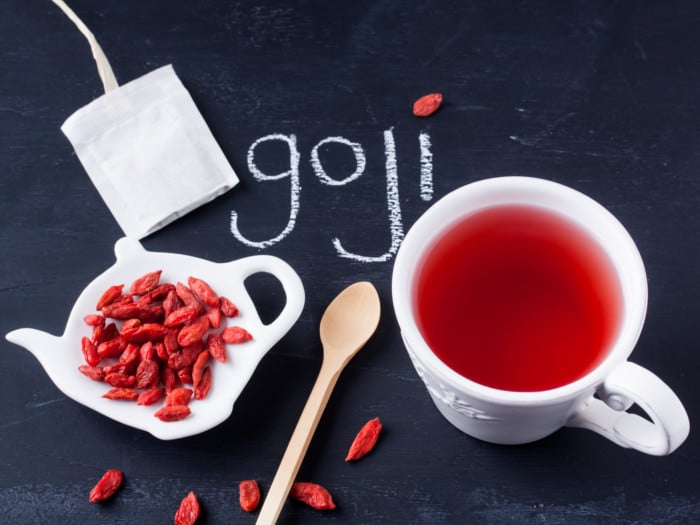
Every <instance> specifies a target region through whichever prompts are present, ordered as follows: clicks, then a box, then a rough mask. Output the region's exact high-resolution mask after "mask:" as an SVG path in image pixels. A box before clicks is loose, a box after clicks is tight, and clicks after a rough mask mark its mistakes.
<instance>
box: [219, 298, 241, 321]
mask: <svg viewBox="0 0 700 525" xmlns="http://www.w3.org/2000/svg"><path fill="white" fill-rule="evenodd" d="M219 308H220V309H221V313H222V314H224V315H225V316H226V317H236V316H237V315H238V308H237V307H236V305H235V304H233V303H232V302H231V301H230V300H229V299H227V298H226V297H223V296H221V297H219Z"/></svg>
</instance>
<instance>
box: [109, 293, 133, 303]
mask: <svg viewBox="0 0 700 525" xmlns="http://www.w3.org/2000/svg"><path fill="white" fill-rule="evenodd" d="M133 303H134V296H133V295H131V294H130V293H125V294H123V295H120V296H119V297H117V298H116V299H115V300H114V301H112V303H111V304H112V305H116V304H133Z"/></svg>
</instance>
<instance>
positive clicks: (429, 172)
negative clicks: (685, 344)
mask: <svg viewBox="0 0 700 525" xmlns="http://www.w3.org/2000/svg"><path fill="white" fill-rule="evenodd" d="M383 137H384V161H385V162H384V170H385V173H386V204H387V212H388V216H389V217H388V218H389V232H390V234H391V242H390V245H389V248H388V250H387V251H386V252H384V253H383V254H381V255H376V256H375V255H362V254H359V253H355V252H351V251H349V250H347V249H346V248H345V247H343V244H342V243H341V241H340V239H339V238H338V237H334V238H333V239H331V244H332V245H333V247H334V248H335V250H336V252H337V253H338V256H340V257H344V258H346V259H352V260H355V261H359V262H364V263H371V262H385V261H388V260H389V259H391V258H392V257H393V256H394V255H396V252H398V250H399V247H400V246H401V242H402V241H403V238H404V227H403V219H402V214H401V202H400V200H399V174H398V167H397V158H396V141H395V140H394V131H393V128H391V129H388V130H386V131H384V133H383ZM269 141H282V142H285V143H286V145H287V147H288V148H289V169H288V170H286V171H283V172H281V173H277V174H275V175H268V174H265V173H262V172H261V171H260V170H259V169H258V167H257V164H256V162H255V151H256V148H257V147H258V146H259V145H260V144H262V143H264V142H269ZM418 141H419V145H420V196H421V198H422V199H423V200H424V201H429V200H431V199H432V198H433V154H432V151H431V142H430V135H429V134H428V133H426V132H421V133H420V135H419V136H418ZM331 143H335V144H342V145H345V146H347V147H348V148H350V150H351V151H352V153H353V155H354V157H355V170H354V171H353V172H352V173H351V174H350V175H348V176H347V177H345V178H342V179H334V178H332V177H330V176H329V175H328V173H327V172H326V169H325V168H324V166H323V163H322V162H321V159H320V157H319V148H321V147H322V146H324V145H326V144H331ZM300 157H301V156H300V154H299V150H298V148H297V140H296V135H293V134H292V135H284V134H281V133H272V134H270V135H266V136H264V137H261V138H259V139H257V140H256V141H255V142H253V143H252V144H251V145H250V148H248V155H247V162H248V169H249V170H250V173H251V174H252V175H253V177H254V178H255V179H256V180H258V181H261V182H262V181H270V180H280V179H284V178H287V177H289V180H290V209H289V220H288V221H287V225H286V226H285V228H284V229H283V230H282V231H281V232H280V233H279V234H278V235H276V236H275V237H273V238H271V239H266V240H262V241H254V240H251V239H249V238H247V237H246V236H244V235H243V234H242V233H241V232H240V230H239V228H238V213H237V212H236V211H235V210H234V211H231V223H230V224H231V233H232V234H233V236H234V237H235V238H236V239H238V240H239V241H240V242H242V243H243V244H246V245H247V246H251V247H254V248H260V249H264V248H268V247H270V246H272V245H274V244H276V243H278V242H280V241H282V240H283V239H284V238H285V237H286V236H287V235H289V233H291V232H292V230H293V229H294V226H295V224H296V220H297V216H298V214H299V206H300V196H301V182H300V176H299V163H300ZM310 163H311V168H312V169H313V171H314V174H315V175H316V176H317V177H318V179H319V180H320V181H321V183H323V184H326V185H328V186H344V185H346V184H348V183H350V182H352V181H354V180H356V179H358V178H359V177H361V176H362V174H363V173H364V172H365V167H366V164H367V159H366V157H365V152H364V150H363V148H362V145H361V144H359V143H357V142H352V141H350V140H348V139H346V138H344V137H340V136H333V137H326V138H325V139H322V140H320V141H319V142H318V143H317V144H316V145H315V146H314V147H313V148H312V149H311V153H310Z"/></svg>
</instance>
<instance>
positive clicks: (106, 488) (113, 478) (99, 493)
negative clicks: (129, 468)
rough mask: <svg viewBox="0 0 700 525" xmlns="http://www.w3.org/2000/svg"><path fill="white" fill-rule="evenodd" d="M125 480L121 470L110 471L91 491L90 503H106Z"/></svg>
mask: <svg viewBox="0 0 700 525" xmlns="http://www.w3.org/2000/svg"><path fill="white" fill-rule="evenodd" d="M123 480H124V474H123V473H122V471H121V470H108V471H107V472H105V473H104V475H103V476H102V478H101V479H100V481H98V482H97V485H95V486H94V487H93V488H92V490H91V491H90V497H89V501H90V503H97V502H98V501H104V500H106V499H108V498H110V497H112V495H113V494H114V493H115V492H116V491H117V490H118V489H119V487H121V485H122V481H123Z"/></svg>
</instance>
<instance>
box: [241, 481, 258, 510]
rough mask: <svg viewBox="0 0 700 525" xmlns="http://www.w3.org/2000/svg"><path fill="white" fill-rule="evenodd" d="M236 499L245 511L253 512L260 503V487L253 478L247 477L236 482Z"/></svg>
mask: <svg viewBox="0 0 700 525" xmlns="http://www.w3.org/2000/svg"><path fill="white" fill-rule="evenodd" d="M238 501H239V503H240V504H241V508H242V509H243V510H244V511H246V512H253V511H254V510H255V509H257V508H258V504H259V503H260V487H259V486H258V482H257V481H255V480H254V479H247V480H245V481H241V482H240V483H239V484H238Z"/></svg>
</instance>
